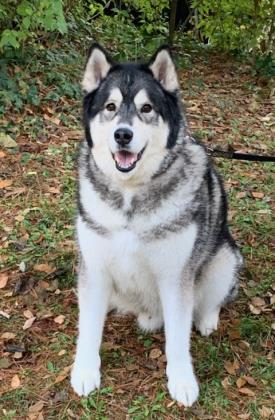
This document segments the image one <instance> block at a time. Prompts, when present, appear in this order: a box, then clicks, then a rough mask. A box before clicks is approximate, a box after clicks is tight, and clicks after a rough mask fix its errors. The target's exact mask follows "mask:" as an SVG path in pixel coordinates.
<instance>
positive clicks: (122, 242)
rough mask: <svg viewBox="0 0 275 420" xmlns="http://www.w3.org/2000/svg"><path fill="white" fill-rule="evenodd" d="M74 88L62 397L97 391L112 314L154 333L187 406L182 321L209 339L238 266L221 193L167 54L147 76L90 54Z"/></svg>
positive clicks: (189, 368) (188, 376)
mask: <svg viewBox="0 0 275 420" xmlns="http://www.w3.org/2000/svg"><path fill="white" fill-rule="evenodd" d="M82 85H83V89H84V91H85V97H84V124H85V133H86V140H85V141H84V142H83V144H82V146H81V150H80V157H79V202H78V205H79V212H78V217H77V238H78V244H79V254H80V257H79V260H80V264H79V274H78V296H79V310H80V314H79V336H78V341H77V351H76V357H75V362H74V366H73V369H72V376H71V384H72V387H73V388H74V390H75V392H76V393H77V394H79V395H88V394H89V393H90V392H91V391H93V390H94V389H95V388H98V387H99V386H100V356H99V349H100V344H101V339H102V331H103V326H104V320H105V317H106V314H107V312H108V311H109V310H111V309H117V310H119V311H122V312H123V313H129V312H130V313H133V314H135V315H136V316H137V322H138V325H139V326H140V328H142V329H144V330H147V331H153V330H155V329H159V328H161V327H162V326H163V325H164V329H165V337H166V357H167V369H166V372H167V377H168V389H169V392H170V395H171V397H172V398H174V399H176V400H177V401H179V402H181V403H183V404H184V405H185V406H191V405H192V404H193V403H194V401H196V399H197V397H198V394H199V387H198V383H197V380H196V377H195V374H194V369H193V365H192V359H191V355H190V331H191V327H192V321H194V324H195V326H196V328H197V329H198V330H199V331H200V333H201V334H202V335H208V334H210V333H211V332H212V331H214V330H215V329H216V328H217V325H218V319H219V312H220V308H221V306H222V305H224V304H225V303H226V302H227V301H228V300H230V299H232V298H233V297H234V296H235V294H236V291H237V274H238V271H239V268H240V266H241V261H242V259H241V255H240V253H239V251H238V248H237V246H236V245H235V243H234V240H233V239H232V237H231V235H230V233H229V230H228V225H227V205H226V197H225V192H224V188H223V186H222V182H221V180H220V178H219V176H218V175H217V173H216V171H215V170H214V169H213V167H212V164H211V161H210V159H209V157H208V156H207V154H206V152H205V149H204V147H203V146H202V145H200V144H198V143H197V142H196V141H195V140H194V138H192V136H191V135H190V133H189V131H188V127H187V124H186V120H185V116H184V114H183V111H182V107H181V101H180V93H179V82H178V79H177V74H176V70H175V66H174V63H173V61H172V58H171V55H170V53H169V49H168V48H167V47H161V48H160V49H159V50H158V51H157V52H156V53H155V55H154V56H153V58H152V59H151V60H150V62H149V63H147V64H136V63H122V64H120V63H114V62H113V61H112V60H111V59H110V58H109V56H108V55H107V54H106V53H105V51H104V50H103V49H102V48H101V47H100V46H99V45H93V46H92V47H91V49H90V51H89V56H88V60H87V64H86V69H85V73H84V78H83V82H82Z"/></svg>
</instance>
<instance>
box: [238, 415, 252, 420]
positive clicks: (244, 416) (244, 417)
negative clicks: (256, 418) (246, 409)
mask: <svg viewBox="0 0 275 420" xmlns="http://www.w3.org/2000/svg"><path fill="white" fill-rule="evenodd" d="M249 418H250V414H249V413H244V414H239V415H238V419H242V420H247V419H249Z"/></svg>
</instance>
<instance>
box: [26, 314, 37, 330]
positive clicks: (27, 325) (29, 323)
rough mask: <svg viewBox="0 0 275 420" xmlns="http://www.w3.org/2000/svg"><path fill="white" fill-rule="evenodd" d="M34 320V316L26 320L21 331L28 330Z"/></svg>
mask: <svg viewBox="0 0 275 420" xmlns="http://www.w3.org/2000/svg"><path fill="white" fill-rule="evenodd" d="M35 320H36V316H33V317H32V318H29V319H27V321H26V322H25V324H24V325H23V330H27V329H28V328H30V327H31V326H32V324H33V323H34V321H35Z"/></svg>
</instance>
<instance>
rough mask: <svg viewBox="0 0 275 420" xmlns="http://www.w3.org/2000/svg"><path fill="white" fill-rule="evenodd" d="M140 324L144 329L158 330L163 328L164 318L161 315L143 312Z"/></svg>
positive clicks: (140, 316)
mask: <svg viewBox="0 0 275 420" xmlns="http://www.w3.org/2000/svg"><path fill="white" fill-rule="evenodd" d="M137 321H138V325H139V327H140V328H141V329H142V330H144V331H156V330H159V329H160V328H162V326H163V319H162V317H161V316H151V315H149V314H147V313H146V312H142V313H140V314H139V316H138V319H137Z"/></svg>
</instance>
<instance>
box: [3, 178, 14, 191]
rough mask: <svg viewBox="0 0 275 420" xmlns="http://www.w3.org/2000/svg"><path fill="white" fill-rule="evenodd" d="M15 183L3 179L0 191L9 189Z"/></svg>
mask: <svg viewBox="0 0 275 420" xmlns="http://www.w3.org/2000/svg"><path fill="white" fill-rule="evenodd" d="M12 183H13V181H12V179H1V180H0V189H2V188H6V187H9V186H10V185H11V184H12Z"/></svg>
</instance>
